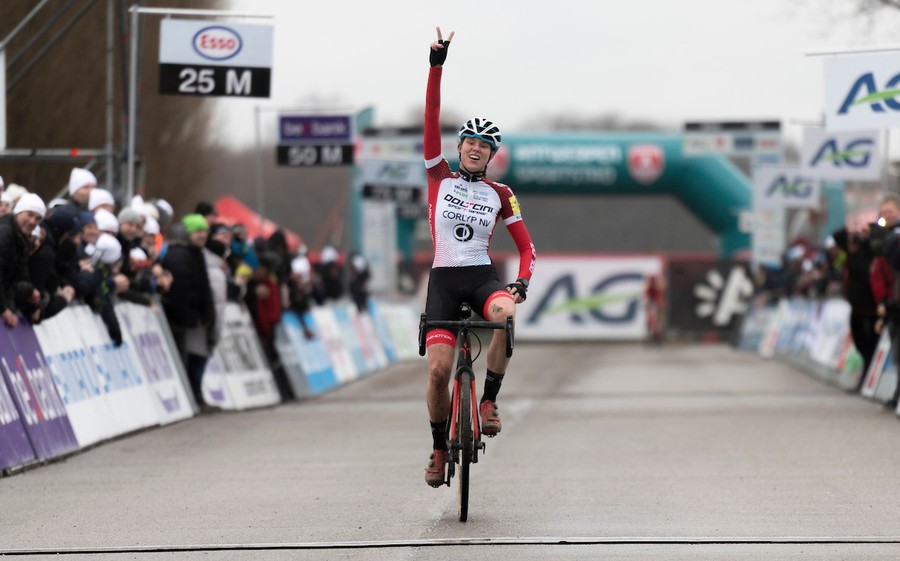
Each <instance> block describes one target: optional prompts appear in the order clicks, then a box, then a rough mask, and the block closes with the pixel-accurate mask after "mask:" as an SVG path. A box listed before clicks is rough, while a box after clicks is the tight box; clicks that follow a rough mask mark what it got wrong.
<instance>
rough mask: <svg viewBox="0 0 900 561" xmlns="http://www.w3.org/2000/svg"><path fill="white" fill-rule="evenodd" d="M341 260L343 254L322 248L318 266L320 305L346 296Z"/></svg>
mask: <svg viewBox="0 0 900 561" xmlns="http://www.w3.org/2000/svg"><path fill="white" fill-rule="evenodd" d="M340 259H341V254H340V253H338V250H337V249H335V248H334V247H332V246H330V245H327V246H325V247H323V248H322V253H321V254H320V255H319V262H318V264H317V265H316V273H317V274H318V277H319V283H320V284H319V287H318V290H317V292H318V296H317V298H316V300H317V301H318V302H319V303H320V304H322V303H324V302H325V301H327V300H338V299H340V298H341V297H342V296H343V295H344V278H343V277H344V275H343V268H342V267H341V261H340Z"/></svg>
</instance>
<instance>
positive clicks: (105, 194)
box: [88, 188, 116, 212]
mask: <svg viewBox="0 0 900 561" xmlns="http://www.w3.org/2000/svg"><path fill="white" fill-rule="evenodd" d="M101 208H102V209H104V210H108V211H109V212H116V200H115V199H114V198H113V194H112V193H110V192H109V191H107V190H106V189H100V188H96V189H91V194H90V196H89V197H88V210H89V211H91V212H96V211H97V210H99V209H101Z"/></svg>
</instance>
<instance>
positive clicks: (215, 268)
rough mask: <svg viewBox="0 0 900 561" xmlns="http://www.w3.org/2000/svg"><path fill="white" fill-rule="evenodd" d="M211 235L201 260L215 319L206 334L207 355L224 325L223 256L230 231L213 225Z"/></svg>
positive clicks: (225, 276) (225, 280)
mask: <svg viewBox="0 0 900 561" xmlns="http://www.w3.org/2000/svg"><path fill="white" fill-rule="evenodd" d="M223 231H224V232H227V234H228V235H227V240H225V239H223V236H224V234H223ZM210 232H212V233H213V234H212V235H211V236H210V237H209V239H207V240H206V245H205V247H204V248H203V258H204V260H205V262H206V274H207V276H208V277H209V286H210V291H211V294H212V299H213V306H214V307H215V312H216V317H215V322H214V323H213V326H212V329H210V330H209V331H208V332H207V342H208V344H209V354H212V352H213V350H214V349H215V347H216V345H218V343H219V341H221V339H222V328H223V325H224V323H225V306H226V304H227V303H228V290H229V289H228V287H229V273H228V264H227V263H226V262H225V254H226V251H227V248H228V245H227V244H226V241H227V242H228V243H230V242H231V230H229V229H228V227H227V226H223V225H221V224H220V225H215V226H212V227H211V228H210Z"/></svg>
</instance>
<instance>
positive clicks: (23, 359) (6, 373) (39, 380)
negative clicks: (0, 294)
mask: <svg viewBox="0 0 900 561" xmlns="http://www.w3.org/2000/svg"><path fill="white" fill-rule="evenodd" d="M0 329H4V330H5V335H6V337H8V341H9V344H3V343H0V372H2V374H3V381H4V383H5V384H6V387H7V388H8V390H9V393H10V395H11V397H12V399H13V401H14V402H15V404H16V408H17V409H18V412H19V416H20V418H21V420H22V422H23V423H24V426H25V430H26V431H27V432H28V436H29V438H30V440H31V444H32V446H33V447H34V451H35V453H36V454H37V456H38V458H41V459H49V458H53V457H56V456H59V455H62V454H65V453H67V452H71V451H73V450H76V449H77V448H78V441H77V440H76V438H75V433H74V432H73V431H72V425H71V424H69V417H68V415H67V414H66V407H65V405H64V404H63V401H62V398H61V397H60V396H59V392H58V391H57V389H56V384H54V382H53V375H52V374H51V372H50V368H48V367H47V360H46V359H45V358H44V353H43V352H42V351H41V348H40V346H39V345H38V341H37V337H36V336H35V334H34V329H33V328H32V327H31V324H29V323H28V322H25V321H20V322H19V325H18V327H16V328H15V329H7V328H6V327H0Z"/></svg>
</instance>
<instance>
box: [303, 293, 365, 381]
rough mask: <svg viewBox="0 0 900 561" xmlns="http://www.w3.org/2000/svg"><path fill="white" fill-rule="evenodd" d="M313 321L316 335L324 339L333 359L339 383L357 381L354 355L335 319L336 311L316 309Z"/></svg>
mask: <svg viewBox="0 0 900 561" xmlns="http://www.w3.org/2000/svg"><path fill="white" fill-rule="evenodd" d="M312 317H313V321H315V325H316V335H317V336H320V337H322V342H323V343H324V345H325V349H326V351H327V352H328V357H329V358H330V359H331V364H332V366H333V367H334V373H335V375H336V376H337V379H338V383H344V382H349V381H351V380H355V379H356V378H357V377H358V376H359V371H358V370H357V367H356V362H355V361H354V360H353V355H352V354H351V353H350V350H349V349H348V348H347V346H346V345H345V344H344V340H343V335H342V333H341V328H340V326H339V325H338V321H337V318H335V315H334V310H332V309H331V308H330V307H319V308H314V309H313V311H312Z"/></svg>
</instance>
